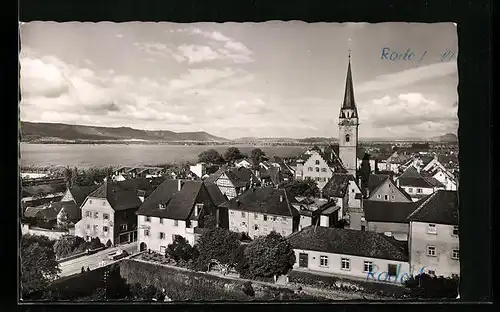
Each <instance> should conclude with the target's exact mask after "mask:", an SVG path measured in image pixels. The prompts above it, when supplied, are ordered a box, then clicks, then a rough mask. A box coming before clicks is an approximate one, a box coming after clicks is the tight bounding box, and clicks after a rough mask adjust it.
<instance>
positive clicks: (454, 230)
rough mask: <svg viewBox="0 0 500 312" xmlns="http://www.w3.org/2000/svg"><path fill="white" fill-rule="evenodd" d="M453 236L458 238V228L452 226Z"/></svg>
mask: <svg viewBox="0 0 500 312" xmlns="http://www.w3.org/2000/svg"><path fill="white" fill-rule="evenodd" d="M452 235H453V236H458V226H454V227H453V233H452Z"/></svg>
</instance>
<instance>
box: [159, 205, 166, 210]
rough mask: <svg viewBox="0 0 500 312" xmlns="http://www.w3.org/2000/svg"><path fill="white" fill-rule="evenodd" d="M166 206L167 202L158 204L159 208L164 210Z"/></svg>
mask: <svg viewBox="0 0 500 312" xmlns="http://www.w3.org/2000/svg"><path fill="white" fill-rule="evenodd" d="M165 207H166V206H165V204H158V208H159V209H160V210H164V209H165Z"/></svg>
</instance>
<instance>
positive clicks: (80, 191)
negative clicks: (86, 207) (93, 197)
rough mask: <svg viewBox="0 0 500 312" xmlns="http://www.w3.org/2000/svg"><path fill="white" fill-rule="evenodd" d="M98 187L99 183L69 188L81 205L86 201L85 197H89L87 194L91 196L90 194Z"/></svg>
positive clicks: (77, 202)
mask: <svg viewBox="0 0 500 312" xmlns="http://www.w3.org/2000/svg"><path fill="white" fill-rule="evenodd" d="M97 188H98V186H97V185H91V186H73V187H70V188H69V192H70V193H71V196H73V199H74V200H75V202H76V205H77V206H78V207H80V206H81V205H82V204H83V202H84V201H85V198H87V196H89V194H90V193H92V192H93V191H95V190H96V189H97Z"/></svg>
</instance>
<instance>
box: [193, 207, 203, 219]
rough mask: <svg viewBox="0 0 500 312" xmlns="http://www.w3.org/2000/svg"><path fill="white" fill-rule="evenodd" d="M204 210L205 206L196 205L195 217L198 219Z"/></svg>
mask: <svg viewBox="0 0 500 312" xmlns="http://www.w3.org/2000/svg"><path fill="white" fill-rule="evenodd" d="M202 209H203V204H196V206H195V207H194V216H195V217H197V216H198V215H199V214H200V213H201V210H202Z"/></svg>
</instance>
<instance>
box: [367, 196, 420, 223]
mask: <svg viewBox="0 0 500 312" xmlns="http://www.w3.org/2000/svg"><path fill="white" fill-rule="evenodd" d="M423 200H425V199H421V200H419V201H417V202H388V201H375V200H365V201H364V202H363V211H364V213H365V219H366V221H369V222H370V221H371V222H389V223H409V221H408V220H407V218H408V216H409V215H410V214H411V213H412V212H413V211H415V209H417V207H418V205H419V204H421V203H422V201H423Z"/></svg>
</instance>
